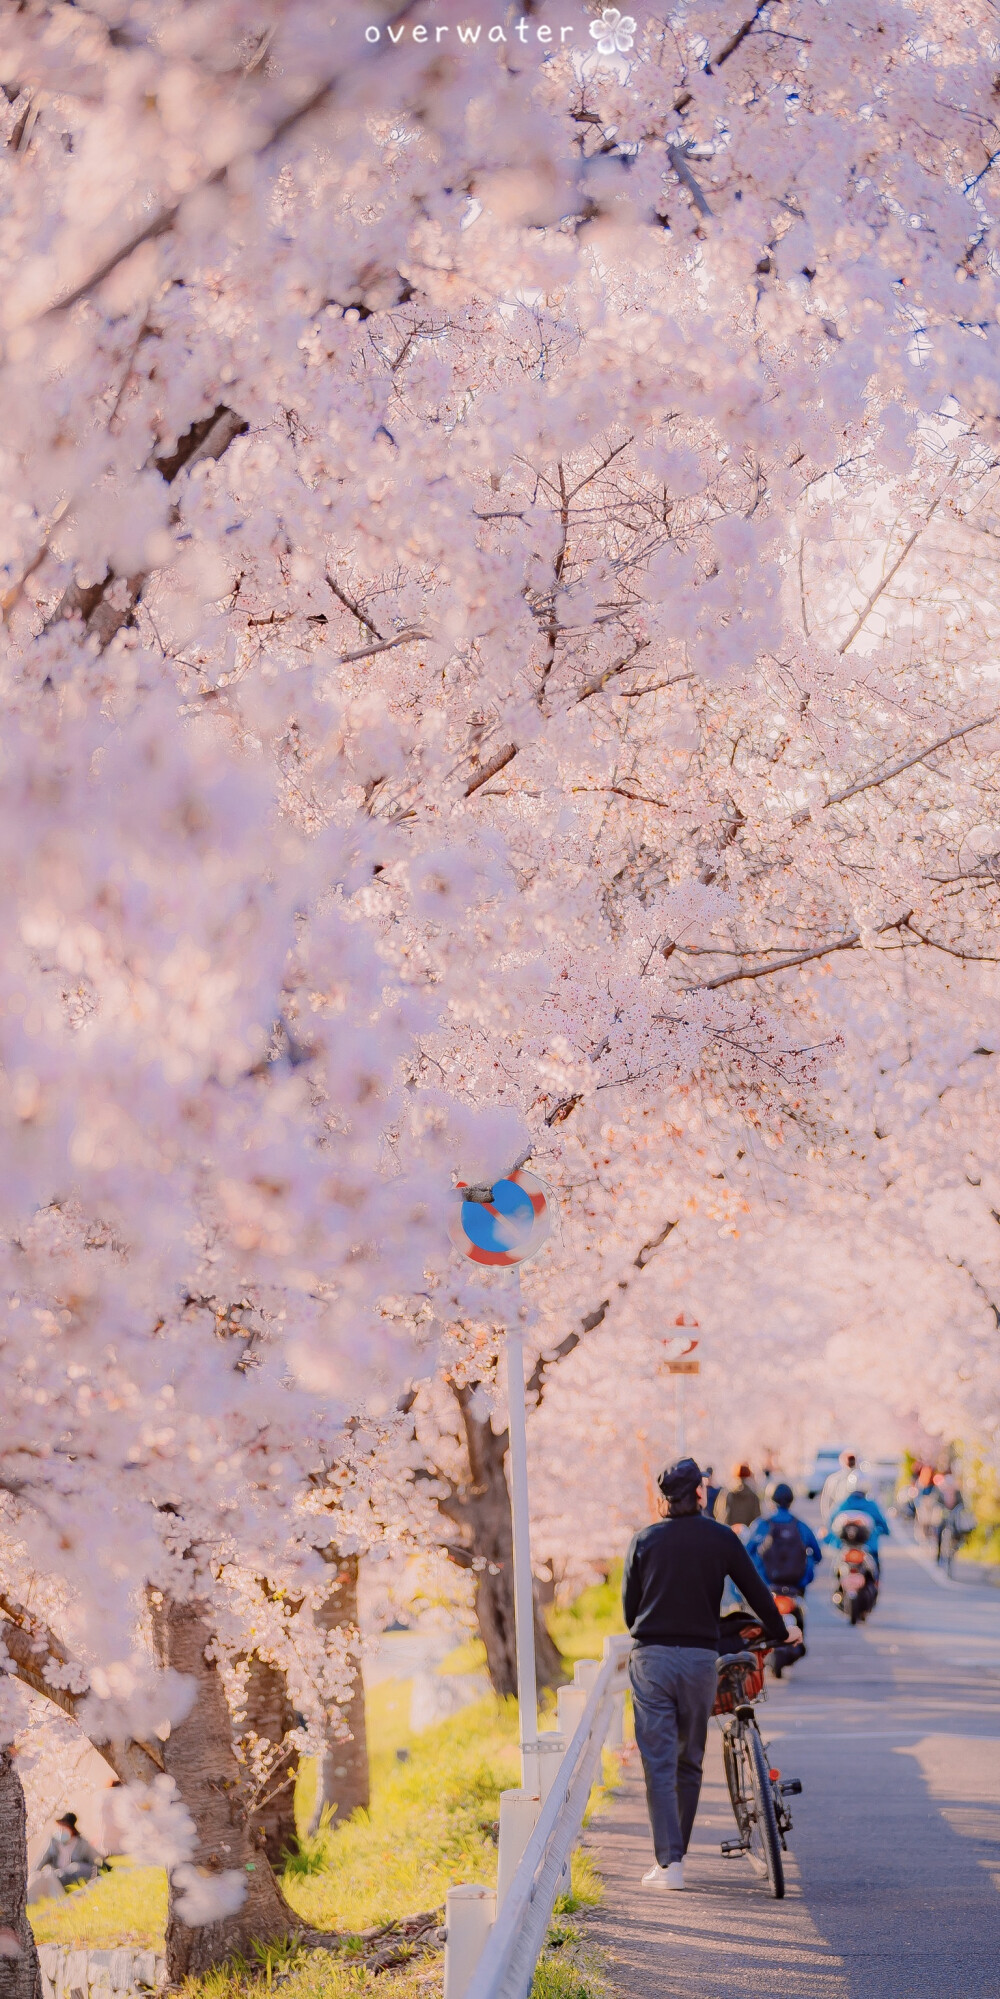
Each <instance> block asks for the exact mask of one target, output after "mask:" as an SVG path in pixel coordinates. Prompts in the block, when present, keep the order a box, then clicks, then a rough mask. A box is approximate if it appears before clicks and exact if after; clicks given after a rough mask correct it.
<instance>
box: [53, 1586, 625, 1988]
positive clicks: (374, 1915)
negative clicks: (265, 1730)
mask: <svg viewBox="0 0 1000 1999" xmlns="http://www.w3.org/2000/svg"><path fill="white" fill-rule="evenodd" d="M552 1625H553V1631H554V1635H555V1637H556V1640H557V1643H558V1644H559V1647H560V1650H561V1651H562V1653H563V1656H564V1658H565V1659H566V1660H567V1662H568V1664H570V1665H572V1663H573V1662H574V1661H575V1660H576V1659H578V1658H586V1657H588V1656H589V1657H599V1656H600V1653H601V1650H602V1646H603V1641H604V1637H605V1635H606V1633H607V1632H609V1631H614V1630H620V1629H621V1614H620V1609H619V1580H618V1577H617V1576H614V1577H613V1578H612V1579H611V1581H609V1582H608V1583H606V1584H600V1585H598V1586H597V1587H596V1588H594V1589H590V1590H585V1591H584V1593H583V1596H582V1597H581V1598H580V1599H578V1601H577V1603H575V1604H573V1605H571V1606H570V1607H569V1608H568V1609H565V1610H559V1611H556V1612H555V1613H554V1614H553V1617H552ZM443 1666H444V1670H446V1671H448V1672H450V1673H454V1672H463V1671H465V1672H471V1671H477V1670H480V1669H481V1666H482V1654H481V1647H480V1645H479V1641H478V1640H470V1641H469V1643H468V1644H467V1645H464V1646H461V1647H458V1648H457V1649H456V1651H455V1652H454V1653H453V1654H452V1655H451V1656H450V1657H449V1659H447V1660H446V1661H444V1662H443ZM411 1693H412V1685H411V1682H410V1681H395V1680H386V1681H382V1682H381V1683H380V1684H379V1685H377V1686H374V1687H373V1688H372V1689H371V1691H370V1693H369V1695H368V1699H367V1704H366V1705H367V1717H368V1739H369V1753H370V1758H371V1779H372V1803H371V1807H370V1809H369V1810H368V1811H358V1812H355V1814H354V1815H353V1817H352V1818H351V1819H349V1820H348V1821H347V1822H346V1823H345V1824H343V1825H340V1826H335V1827H329V1826H327V1827H324V1828H323V1829H321V1831H320V1832H319V1833H318V1834H317V1835H316V1836H315V1837H313V1838H308V1837H305V1836H303V1837H302V1841H301V1852H300V1853H299V1854H298V1855H297V1856H296V1857H295V1858H294V1860H293V1861H292V1862H291V1864H290V1866H289V1867H288V1869H287V1871H286V1872H285V1874H284V1876H283V1880H282V1886H283V1888H284V1892H285V1894H286V1896H287V1898H288V1901H289V1902H290V1903H291V1905H292V1907H293V1908H294V1909H295V1910H296V1911H297V1912H298V1914H299V1915H300V1916H301V1917H302V1918H303V1920H304V1922H306V1923H308V1924H310V1925H313V1926H315V1927H316V1928H317V1929H322V1930H333V1931H341V1932H348V1933H350V1932H357V1931H359V1930H364V1929H369V1928H372V1927H373V1926H375V1925H377V1924H379V1923H383V1922H389V1921H391V1920H393V1918H396V1917H400V1916H409V1915H413V1914H414V1913H416V1912H417V1911H418V1910H422V1909H433V1908H436V1907H437V1906H438V1905H439V1904H440V1903H442V1902H443V1901H444V1897H445V1892H446V1890H447V1889H448V1888H449V1887H450V1886H452V1885H453V1884H454V1883H457V1882H460V1881H471V1882H482V1883H484V1884H485V1885H487V1886H492V1885H493V1884H494V1883H495V1881H496V1867H497V1844H496V1841H497V1831H498V1818H499V1810H500V1804H499V1800H500V1792H501V1791H502V1790H507V1789H511V1788H514V1787H516V1786H517V1785H518V1784H519V1782H520V1758H519V1753H518V1747H517V1708H516V1703H515V1702H514V1701H512V1700H510V1701H499V1700H497V1699H495V1698H494V1697H493V1696H492V1695H489V1696H487V1697H486V1698H484V1699H482V1700H479V1701H476V1702H475V1703H474V1704H473V1705H471V1706H469V1707H467V1708H464V1709H463V1710H462V1712H461V1713H460V1714H457V1715H452V1716H451V1717H449V1719H448V1720H446V1721H442V1722H439V1723H438V1724H437V1725H436V1726H435V1727H433V1728H428V1729H424V1730H422V1731H421V1732H420V1734H418V1735H414V1733H413V1731H412V1729H411V1728H410V1699H411ZM551 1705H552V1703H551V1701H546V1702H545V1703H543V1706H544V1707H545V1708H548V1707H550V1706H551ZM617 1775H618V1763H617V1759H616V1758H615V1757H613V1756H611V1755H610V1754H609V1753H608V1752H605V1757H604V1765H603V1771H602V1780H601V1783H600V1784H599V1785H595V1787H594V1791H593V1793H592V1796H591V1800H590V1806H589V1808H588V1817H589V1815H590V1813H591V1812H592V1811H594V1810H595V1809H600V1807H601V1804H602V1803H603V1801H604V1798H605V1796H606V1794H607V1787H608V1786H610V1785H613V1784H614V1783H615V1782H616V1780H617ZM315 1786H316V1767H315V1765H314V1764H312V1763H308V1762H307V1763H305V1764H304V1766H303V1769H302V1772H301V1774H300V1777H299V1783H298V1787H297V1793H296V1807H297V1816H298V1820H299V1825H300V1827H301V1828H304V1827H305V1826H306V1825H307V1824H308V1820H309V1816H310V1813H311V1810H312V1805H313V1801H314V1798H315ZM601 1895H602V1889H601V1882H600V1879H599V1877H598V1875H597V1872H596V1869H595V1867H594V1863H593V1861H592V1860H591V1858H590V1856H589V1855H588V1854H587V1853H584V1852H581V1851H578V1852H576V1853H575V1854H574V1856H573V1860H572V1873H571V1889H570V1892H569V1893H568V1894H567V1895H564V1896H561V1897H560V1898H559V1900H558V1902H557V1904H556V1909H555V1914H554V1917H553V1929H552V1933H551V1937H550V1943H549V1946H548V1948H547V1950H546V1953H545V1955H544V1956H543V1958H542V1960H541V1962H540V1964H539V1968H538V1973H537V1975H536V1981H535V1999H602V1995H603V1993H604V1987H603V1985H602V1983H601V1978H600V1976H599V1973H598V1972H596V1971H593V1969H592V1965H591V1958H590V1957H588V1956H587V1955H586V1954H583V1955H581V1952H580V1949H579V1948H578V1944H579V1937H578V1933H577V1932H576V1931H575V1930H574V1929H573V1926H572V1921H571V1918H572V1916H573V1915H574V1914H575V1913H576V1912H578V1911H580V1910H583V1909H587V1908H592V1907H594V1906H595V1905H596V1904H597V1903H598V1902H599V1901H600V1900H601ZM166 1900H167V1897H166V1877H165V1875H164V1873H163V1871H162V1869H160V1868H153V1867H134V1866H132V1865H131V1864H130V1863H129V1862H128V1861H125V1860H116V1861H115V1862H113V1866H112V1872H111V1873H110V1874H106V1875H102V1876H101V1877H100V1878H99V1880H97V1881H96V1882H95V1883H93V1885H92V1886H91V1887H89V1888H83V1889H78V1890H76V1891H74V1892H73V1893H72V1894H71V1895H69V1896H67V1897H66V1898H65V1899H64V1900H63V1901H52V1902H42V1903H39V1904H37V1905H36V1906H35V1907H34V1909H33V1910H32V1917H33V1927H34V1930H35V1935H36V1937H37V1938H38V1941H39V1942H40V1943H73V1944H78V1945H84V1946H89V1947H91V1948H107V1947H108V1946H110V1945H114V1944H118V1943H130V1944H137V1945H142V1946H145V1947H147V1948H148V1947H154V1948H157V1949H162V1947H163V1932H164V1925H165V1922H166ZM594 1962H595V1963H596V1960H594ZM442 1978H443V1958H442V1956H441V1953H440V1952H437V1953H434V1954H431V1955H423V1956H417V1957H415V1958H414V1961H413V1965H412V1968H411V1967H408V1966H403V1967H401V1968H400V1969H399V1971H398V1972H397V1971H393V1972H386V1973H383V1974H381V1975H379V1977H378V1978H377V1979H375V1978H373V1977H372V1975H371V1974H370V1973H368V1972H366V1971H363V1970H362V1969H361V1968H360V1967H358V1966H357V1965H352V1964H351V1963H350V1962H349V1961H346V1962H345V1961H344V1959H343V1958H337V1957H331V1956H330V1954H329V1953H327V1952H317V1951H307V1950H303V1951H299V1953H298V1954H297V1955H295V1954H293V1956H292V1957H291V1958H290V1959H289V1958H288V1957H287V1954H286V1955H285V1956H284V1957H283V1958H282V1959H281V1960H280V1961H279V1959H278V1958H274V1961H273V1962H272V1961H271V1958H270V1957H269V1958H268V1960H267V1962H266V1963H265V1962H264V1960H263V1959H262V1961H261V1963H260V1964H257V1963H254V1964H244V1963H237V1964H233V1965H231V1966H229V1967H227V1968H226V1969H224V1970H219V1971H216V1972H212V1973H210V1974H209V1975H208V1976H206V1977H204V1978H202V1979H200V1980H198V1981H195V1982H193V1983H191V1984H190V1985H189V1986H187V1987H185V1988H184V1990H185V1992H186V1993H187V1994H188V1995H189V1999H195V1995H197V1999H238V1995H240V1994H244V1993H246V1992H247V1991H248V1990H251V1989H252V1990H253V1991H255V1992H260V1991H261V1990H262V1989H270V1986H271V1984H272V1983H273V1984H274V1985H275V1987H276V1988H277V1986H278V1985H279V1984H280V1989H281V1992H282V1995H283V1999H364V1995H366V1994H367V1991H368V1987H369V1986H371V1987H372V1999H425V1995H426V1999H439V1995H440V1992H441V1986H442Z"/></svg>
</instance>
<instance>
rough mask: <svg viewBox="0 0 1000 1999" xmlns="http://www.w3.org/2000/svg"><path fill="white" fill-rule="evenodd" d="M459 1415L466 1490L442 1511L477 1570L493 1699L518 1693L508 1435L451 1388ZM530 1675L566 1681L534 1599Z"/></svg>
mask: <svg viewBox="0 0 1000 1999" xmlns="http://www.w3.org/2000/svg"><path fill="white" fill-rule="evenodd" d="M454 1392H455V1396H456V1399H457V1401H458V1405H459V1408H460V1409H461V1411H462V1420H463V1422H464V1425H465V1438H466V1444H467V1446H468V1452H469V1474H470V1479H469V1489H468V1491H467V1492H465V1493H463V1494H462V1496H461V1499H460V1501H459V1502H458V1504H457V1505H456V1506H455V1507H454V1508H448V1504H447V1502H445V1506H446V1510H449V1511H451V1512H452V1513H453V1517H455V1518H456V1519H458V1520H460V1522H461V1525H462V1527H463V1528H464V1530H465V1535H466V1540H467V1543H468V1549H467V1553H471V1556H472V1558H473V1561H474V1562H477V1563H482V1565H483V1566H482V1567H477V1569H476V1571H475V1575H476V1585H475V1588H476V1594H475V1608H476V1617H477V1619H478V1622H479V1630H480V1635H481V1637H482V1640H483V1644H484V1645H485V1647H486V1666H487V1671H488V1672H489V1676H490V1680H491V1682H492V1685H493V1688H494V1690H495V1692H496V1693H498V1694H516V1692H517V1650H516V1646H515V1640H514V1535H513V1528H512V1525H511V1514H510V1493H509V1491H508V1489H507V1475H506V1471H505V1462H506V1458H507V1445H508V1439H507V1432H506V1430H504V1431H502V1432H500V1434H499V1435H498V1433H497V1431H496V1430H494V1428H493V1425H492V1423H491V1422H490V1421H489V1419H488V1418H487V1420H486V1421H485V1422H483V1421H482V1420H481V1419H480V1418H479V1417H477V1416H475V1415H473V1413H472V1409H471V1406H470V1405H471V1401H472V1393H473V1391H472V1389H470V1388H460V1389H459V1388H456V1389H455V1391H454ZM534 1618H535V1675H536V1679H537V1682H538V1686H539V1687H554V1686H558V1685H559V1683H560V1681H561V1680H564V1679H565V1678H566V1675H565V1673H564V1672H563V1669H562V1661H561V1659H560V1657H559V1653H558V1650H557V1648H556V1645H555V1643H554V1641H553V1639H552V1638H551V1637H550V1635H549V1632H548V1629H547V1627H546V1625H545V1622H544V1619H543V1617H542V1614H541V1610H540V1608H539V1604H538V1598H537V1595H534Z"/></svg>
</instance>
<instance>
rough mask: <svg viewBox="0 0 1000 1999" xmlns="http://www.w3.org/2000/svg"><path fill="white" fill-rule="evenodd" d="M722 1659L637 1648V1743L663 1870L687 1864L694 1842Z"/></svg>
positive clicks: (632, 1675) (633, 1663)
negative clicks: (674, 1864)
mask: <svg viewBox="0 0 1000 1999" xmlns="http://www.w3.org/2000/svg"><path fill="white" fill-rule="evenodd" d="M716 1658H717V1654H716V1652H715V1651H714V1649H713V1650H712V1651H707V1650H706V1651H702V1650H700V1649H697V1650H696V1649H694V1648H688V1647H687V1646H685V1645H637V1646H636V1647H635V1648H634V1650H633V1653H632V1657H631V1659H630V1661H629V1669H628V1671H629V1679H630V1680H631V1682H632V1696H633V1701H634V1704H635V1739H636V1742H637V1743H638V1746H639V1754H640V1756H641V1757H642V1768H643V1773H644V1775H645V1778H646V1802H647V1804H648V1806H649V1823H650V1825H651V1826H652V1829H653V1851H654V1852H655V1854H656V1858H657V1860H658V1861H659V1863H660V1866H661V1867H667V1866H669V1864H670V1862H671V1861H672V1860H683V1858H684V1855H685V1853H686V1852H687V1848H688V1841H689V1839H690V1838H691V1828H692V1826H693V1825H694V1815H695V1812H696V1811H697V1809H698V1799H699V1796H700V1794H701V1767H702V1763H703V1761H704V1757H705V1741H706V1737H707V1735H708V1719H709V1716H710V1714H711V1712H712V1705H713V1702H714V1700H715V1686H716V1673H715V1662H716Z"/></svg>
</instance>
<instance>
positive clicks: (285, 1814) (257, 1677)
mask: <svg viewBox="0 0 1000 1999" xmlns="http://www.w3.org/2000/svg"><path fill="white" fill-rule="evenodd" d="M246 1709H247V1727H248V1728H251V1729H252V1730H253V1732H254V1734H255V1735H257V1736H259V1737H260V1739H261V1741H262V1742H269V1743H271V1745H272V1747H274V1748H275V1749H277V1750H278V1751H279V1754H278V1756H277V1758H276V1760H275V1762H274V1763H273V1764H272V1765H271V1768H270V1770H269V1771H268V1774H267V1778H266V1780H265V1784H264V1789H263V1793H262V1795H261V1798H260V1800H259V1802H258V1803H257V1804H256V1805H255V1806H254V1809H253V1812H252V1823H253V1826H254V1828H255V1829H256V1831H257V1834H258V1836H259V1838H260V1840H261V1841H262V1843H263V1847H264V1852H265V1853H266V1855H267V1857H268V1860H269V1861H270V1863H271V1866H272V1867H275V1868H282V1867H284V1865H285V1861H286V1860H287V1858H288V1855H289V1854H290V1853H294V1852H295V1850H296V1847H297V1845H298V1839H297V1836H296V1830H295V1778H296V1775H297V1772H298V1767H299V1754H298V1750H297V1749H296V1748H295V1747H294V1746H292V1745H291V1744H289V1745H288V1746H287V1747H284V1746H283V1745H284V1743H285V1738H286V1736H287V1735H288V1732H289V1730H290V1729H292V1728H294V1727H295V1710H294V1708H293V1706H292V1703H291V1701H290V1699H289V1697H288V1681H287V1679H286V1678H285V1675H284V1673H283V1672H282V1671H281V1668H280V1666H275V1665H272V1663H271V1661H270V1659H261V1658H260V1657H259V1656H258V1654H257V1653H256V1652H254V1653H253V1654H252V1655H251V1658H250V1661H249V1664H248V1666H247V1691H246Z"/></svg>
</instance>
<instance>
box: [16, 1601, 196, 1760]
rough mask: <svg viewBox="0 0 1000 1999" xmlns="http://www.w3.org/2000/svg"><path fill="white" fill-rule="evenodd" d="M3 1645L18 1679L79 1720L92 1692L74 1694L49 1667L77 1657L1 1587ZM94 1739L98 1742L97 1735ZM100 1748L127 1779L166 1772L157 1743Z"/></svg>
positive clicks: (66, 1663) (103, 1745) (101, 1745)
mask: <svg viewBox="0 0 1000 1999" xmlns="http://www.w3.org/2000/svg"><path fill="white" fill-rule="evenodd" d="M0 1644H2V1646H3V1649H4V1651H5V1652H6V1654H7V1657H8V1659H9V1660H10V1667H11V1669H12V1671H13V1673H14V1677H15V1678H16V1679H18V1680H21V1681H22V1682H23V1684H24V1685H25V1686H26V1687H30V1688H31V1690H32V1692H33V1693H36V1694H42V1695H44V1697H45V1699H46V1700H49V1701H52V1702H53V1703H54V1705H55V1706H56V1707H59V1708H61V1709H62V1711H63V1713H64V1714H68V1715H69V1716H70V1717H71V1719H72V1720H73V1721H79V1718H80V1717H79V1711H80V1708H81V1706H82V1704H83V1702H84V1700H85V1698H86V1694H85V1693H73V1692H71V1691H70V1689H69V1688H67V1687H63V1686H60V1685H59V1684H58V1677H57V1678H56V1679H50V1678H49V1676H48V1669H50V1668H52V1667H55V1668H57V1669H65V1668H66V1667H67V1666H72V1665H74V1664H75V1661H74V1660H73V1659H72V1658H71V1657H70V1654H69V1653H68V1652H67V1650H66V1647H65V1645H63V1643H62V1641H61V1640H60V1639H58V1638H57V1637H56V1635H55V1633H54V1632H53V1631H50V1630H49V1627H48V1625H47V1624H46V1623H45V1622H44V1621H43V1620H42V1619H41V1618H40V1617H36V1616H35V1615H34V1614H33V1612H32V1611H30V1610H26V1609H25V1607H24V1605H23V1604H21V1603H17V1602H16V1601H15V1600H14V1598H12V1597H10V1596H8V1595H7V1594H6V1592H5V1591H3V1590H0ZM59 1677H61V1673H60V1674H59ZM85 1732H86V1733H89V1731H85ZM90 1740H91V1741H94V1738H93V1736H91V1737H90ZM94 1747H95V1748H96V1749H98V1750H99V1751H100V1753H101V1755H102V1756H103V1757H104V1760H105V1762H107V1763H110V1765H111V1768H112V1769H113V1770H114V1771H115V1774H116V1775H117V1776H119V1777H121V1778H122V1780H123V1782H125V1783H129V1782H131V1781H134V1780H135V1779H140V1780H142V1781H143V1782H145V1783H149V1782H150V1781H151V1779H152V1778H153V1777H156V1776H158V1775H159V1774H160V1773H161V1772H162V1770H163V1757H162V1754H161V1753H160V1750H159V1748H158V1746H154V1745H153V1744H152V1743H149V1742H139V1741H136V1740H130V1741H128V1742H125V1743H118V1742H94Z"/></svg>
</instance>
